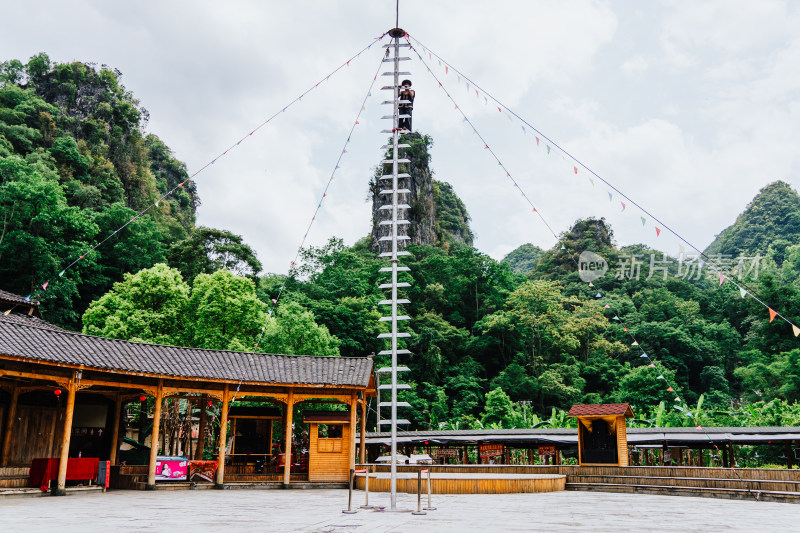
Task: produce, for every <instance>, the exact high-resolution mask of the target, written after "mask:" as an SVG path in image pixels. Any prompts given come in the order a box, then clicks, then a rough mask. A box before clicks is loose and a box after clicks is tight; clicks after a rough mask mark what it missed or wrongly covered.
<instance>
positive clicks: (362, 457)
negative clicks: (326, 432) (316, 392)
mask: <svg viewBox="0 0 800 533" xmlns="http://www.w3.org/2000/svg"><path fill="white" fill-rule="evenodd" d="M359 433H360V434H361V443H360V444H361V446H360V447H359V452H358V460H359V461H360V462H361V463H362V464H364V463H367V398H366V394H365V395H364V401H363V402H362V403H361V426H359ZM790 464H791V463H790ZM789 468H791V466H790V467H789Z"/></svg>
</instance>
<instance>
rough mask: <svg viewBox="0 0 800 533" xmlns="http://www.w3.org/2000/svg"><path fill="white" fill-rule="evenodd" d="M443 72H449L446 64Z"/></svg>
mask: <svg viewBox="0 0 800 533" xmlns="http://www.w3.org/2000/svg"><path fill="white" fill-rule="evenodd" d="M444 73H445V74H450V69H449V68H448V67H447V65H445V66H444Z"/></svg>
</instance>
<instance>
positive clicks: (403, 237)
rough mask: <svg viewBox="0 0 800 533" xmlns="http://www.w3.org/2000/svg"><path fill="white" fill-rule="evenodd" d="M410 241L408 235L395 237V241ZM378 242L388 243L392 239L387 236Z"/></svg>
mask: <svg viewBox="0 0 800 533" xmlns="http://www.w3.org/2000/svg"><path fill="white" fill-rule="evenodd" d="M410 239H411V237H409V236H408V235H398V236H397V240H398V241H408V240H410ZM378 240H379V241H381V242H388V241H391V240H392V238H391V237H389V236H388V235H387V236H386V237H381V238H380V239H378Z"/></svg>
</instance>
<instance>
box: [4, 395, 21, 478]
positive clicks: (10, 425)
mask: <svg viewBox="0 0 800 533" xmlns="http://www.w3.org/2000/svg"><path fill="white" fill-rule="evenodd" d="M18 400H19V387H18V386H17V384H16V383H14V385H13V389H12V390H11V402H10V403H9V404H8V413H6V427H5V429H4V430H3V447H2V451H0V466H7V465H8V451H9V449H10V448H11V433H12V432H13V431H14V418H16V416H17V401H18Z"/></svg>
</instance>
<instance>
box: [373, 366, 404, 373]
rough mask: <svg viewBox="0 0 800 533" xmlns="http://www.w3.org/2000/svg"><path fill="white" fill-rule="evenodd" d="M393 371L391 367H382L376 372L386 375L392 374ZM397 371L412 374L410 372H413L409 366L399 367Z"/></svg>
mask: <svg viewBox="0 0 800 533" xmlns="http://www.w3.org/2000/svg"><path fill="white" fill-rule="evenodd" d="M391 371H392V367H390V366H384V367H381V368H379V369H378V370H376V371H375V372H378V373H379V374H385V373H387V372H391ZM397 371H398V372H410V371H411V369H410V368H408V367H407V366H398V367H397Z"/></svg>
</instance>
